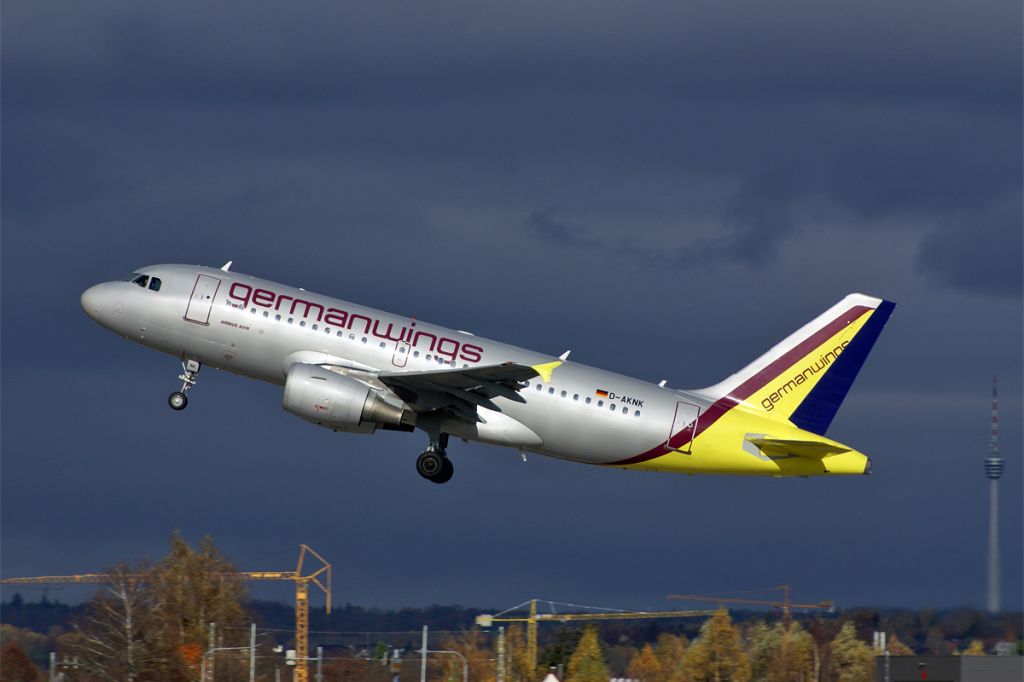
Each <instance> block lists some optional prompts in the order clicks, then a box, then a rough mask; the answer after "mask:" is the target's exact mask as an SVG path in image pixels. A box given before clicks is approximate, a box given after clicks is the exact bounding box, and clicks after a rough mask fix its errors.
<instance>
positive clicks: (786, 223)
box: [522, 182, 797, 268]
mask: <svg viewBox="0 0 1024 682" xmlns="http://www.w3.org/2000/svg"><path fill="white" fill-rule="evenodd" d="M720 222H721V224H720V225H719V226H718V227H717V229H716V230H715V234H714V235H712V236H701V235H700V234H697V235H689V234H687V230H686V226H685V225H684V224H683V221H682V220H677V221H676V223H677V225H676V229H675V230H674V232H675V233H676V239H675V241H677V242H681V245H679V246H675V247H673V248H668V249H655V248H652V247H651V246H649V245H645V244H644V243H643V242H642V241H637V240H636V239H634V238H633V237H634V235H633V234H632V230H631V229H629V227H628V226H624V227H623V228H621V229H615V230H613V234H612V235H610V236H608V237H602V236H600V235H597V234H594V233H593V232H590V231H588V230H587V229H586V227H584V226H582V225H578V224H573V223H571V222H570V221H569V220H567V219H566V218H564V217H561V216H560V215H558V212H557V211H555V210H553V209H543V210H537V211H533V212H531V213H530V215H529V216H528V217H527V218H526V219H525V220H524V221H523V223H522V224H523V227H524V228H525V229H526V232H527V233H529V234H531V235H532V236H533V237H535V238H537V239H539V240H541V241H544V242H546V243H548V244H554V245H556V246H560V247H563V248H570V249H581V250H586V251H599V252H601V253H602V254H604V255H605V256H607V257H609V258H627V259H630V260H632V261H634V262H636V263H637V264H648V265H658V266H661V267H676V268H690V267H693V266H711V265H717V264H719V263H738V264H741V265H745V266H751V267H758V266H761V265H763V264H764V263H765V262H767V261H768V260H769V259H771V258H772V257H773V256H774V255H775V254H776V252H777V250H778V249H779V248H780V247H781V245H782V243H783V242H784V241H785V239H786V238H787V237H788V236H790V235H791V234H792V233H793V232H794V231H795V230H796V228H797V219H796V216H795V215H794V214H793V209H792V206H791V205H790V201H789V198H788V194H787V192H786V190H785V189H784V188H783V187H782V186H781V185H780V184H779V183H778V182H776V183H773V184H767V183H765V184H762V185H759V186H744V187H742V188H740V190H739V191H737V192H736V193H735V194H734V196H732V197H731V198H730V199H729V200H728V201H726V202H725V204H724V206H723V215H722V218H721V221H720Z"/></svg>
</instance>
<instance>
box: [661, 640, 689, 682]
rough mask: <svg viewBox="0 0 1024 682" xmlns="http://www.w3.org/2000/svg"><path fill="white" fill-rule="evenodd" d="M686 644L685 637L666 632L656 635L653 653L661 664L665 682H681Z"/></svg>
mask: <svg viewBox="0 0 1024 682" xmlns="http://www.w3.org/2000/svg"><path fill="white" fill-rule="evenodd" d="M687 644H688V642H687V641H686V637H684V636H682V635H671V634H668V633H667V632H663V633H662V634H660V635H658V643H657V644H656V645H655V646H654V653H655V654H656V655H657V656H658V661H659V662H660V663H661V673H662V677H663V679H664V680H665V682H682V680H683V671H684V657H685V656H686V645H687Z"/></svg>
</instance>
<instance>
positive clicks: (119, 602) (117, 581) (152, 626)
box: [0, 534, 1021, 682]
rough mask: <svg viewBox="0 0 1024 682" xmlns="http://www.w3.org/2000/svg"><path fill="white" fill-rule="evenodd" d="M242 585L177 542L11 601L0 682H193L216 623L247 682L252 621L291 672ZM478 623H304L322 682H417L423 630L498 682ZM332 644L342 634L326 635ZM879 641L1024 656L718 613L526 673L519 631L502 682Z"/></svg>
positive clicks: (910, 623) (945, 634) (1009, 631)
mask: <svg viewBox="0 0 1024 682" xmlns="http://www.w3.org/2000/svg"><path fill="white" fill-rule="evenodd" d="M235 571H236V569H235V567H234V566H233V565H232V564H231V562H229V561H228V560H227V559H226V558H225V557H223V556H222V555H221V554H220V552H219V551H218V550H217V548H216V547H215V546H214V544H213V541H212V540H211V539H210V538H205V539H204V540H202V541H201V542H200V543H199V544H198V545H197V546H196V547H194V548H193V547H191V546H190V545H189V544H188V543H187V542H186V541H185V540H184V539H183V538H181V536H180V535H178V534H175V535H174V536H173V537H172V539H171V545H170V551H169V552H168V554H167V556H166V557H164V558H163V559H161V560H160V561H158V562H155V563H148V562H142V563H137V564H134V565H129V564H126V563H123V564H119V565H117V566H114V567H113V568H111V569H110V570H109V571H108V575H109V580H108V581H107V583H106V584H105V585H103V586H102V587H101V588H100V589H99V591H98V592H97V594H96V596H95V597H94V598H93V599H92V600H90V601H89V602H87V603H85V604H83V605H81V606H78V607H68V606H66V605H62V604H59V603H53V602H46V601H45V600H44V602H41V603H38V604H30V603H26V602H24V601H23V600H21V598H20V596H17V595H16V596H15V598H14V599H12V600H11V601H10V602H7V603H4V604H2V605H0V612H2V616H3V620H4V624H3V625H2V626H0V641H2V642H3V651H2V653H0V682H6V681H7V680H19V681H20V680H35V679H40V678H38V677H35V676H34V675H37V674H38V671H39V666H41V665H45V663H46V659H47V656H48V654H49V652H51V651H55V652H57V656H58V659H59V660H60V661H61V662H62V664H63V663H65V662H68V661H70V662H73V665H70V664H69V665H62V672H63V673H64V675H65V677H64V679H65V680H68V681H69V682H73V681H76V680H81V681H82V682H92V681H94V680H97V681H98V680H112V681H113V680H118V681H124V680H138V681H139V682H144V681H148V680H161V681H167V682H189V681H193V680H198V679H199V673H200V670H201V668H202V663H203V660H202V659H203V654H204V652H205V651H206V650H207V649H208V648H209V646H210V641H209V636H210V630H209V623H210V622H215V623H217V624H218V625H217V629H216V632H215V637H216V639H215V641H214V646H215V648H217V649H218V650H219V651H220V653H218V654H217V655H216V657H215V658H214V661H215V662H216V680H217V682H233V681H234V680H236V679H237V680H239V681H240V682H241V681H242V680H248V653H247V649H246V647H248V644H249V641H248V637H249V631H248V626H249V623H250V622H256V623H258V624H259V626H260V631H261V634H260V638H259V641H258V643H257V644H258V646H257V649H258V651H257V654H258V663H257V671H256V672H257V677H258V679H260V680H267V681H269V680H272V679H275V676H276V675H277V668H279V667H280V666H281V665H282V664H283V658H282V656H281V655H280V653H275V652H274V651H273V648H274V647H275V646H279V645H280V646H283V647H287V646H293V636H294V633H293V632H292V631H293V629H294V609H293V607H292V606H286V605H282V604H277V603H273V602H259V601H254V600H251V599H249V598H248V594H247V592H246V587H245V584H244V583H243V582H242V580H241V579H240V578H239V577H238V576H235V575H232V573H234V572H235ZM478 613H480V611H479V610H478V609H465V608H462V607H459V606H444V607H442V606H434V607H428V608H426V609H400V610H395V611H386V610H381V609H366V608H362V607H358V606H353V605H351V604H346V605H344V606H342V607H340V608H336V609H335V614H334V615H333V616H331V617H329V618H330V620H327V618H328V617H326V616H324V615H323V614H321V613H315V612H314V613H312V614H311V624H310V625H311V630H312V631H313V637H312V641H311V646H312V647H314V648H315V647H316V646H318V645H319V646H321V647H323V651H324V665H323V672H324V679H325V682H334V681H338V682H340V681H342V680H343V681H344V682H394V679H393V678H394V676H395V675H397V676H398V678H399V682H401V680H403V679H404V680H418V679H419V662H418V659H417V656H416V655H415V654H413V653H411V652H413V651H415V650H416V649H417V648H418V647H419V639H418V631H419V628H420V627H421V626H422V625H424V624H427V625H430V626H431V628H432V629H433V631H434V632H435V633H436V634H435V636H434V639H432V641H431V646H430V648H431V649H432V650H433V649H435V648H437V647H440V649H442V650H444V651H448V652H457V653H458V654H461V655H462V656H463V657H464V658H465V660H466V661H467V663H468V667H469V673H470V675H469V678H470V679H471V680H474V681H476V680H488V681H489V680H495V679H496V678H497V673H498V666H499V654H498V641H497V637H496V636H495V635H496V631H495V630H490V631H481V630H479V629H476V628H472V627H469V624H470V623H472V622H473V620H474V617H475V616H476V615H477V614H478ZM26 626H28V627H26ZM339 630H347V631H348V632H349V634H347V635H340V634H330V632H329V631H339ZM370 630H373V631H375V632H376V633H378V634H375V635H370V634H368V631H370ZM353 631H356V632H354V633H353ZM875 631H885V632H886V633H887V634H888V635H889V640H888V648H889V651H890V653H893V654H911V653H932V654H951V653H957V654H968V655H970V654H984V653H985V652H986V651H988V650H990V649H991V647H992V645H993V643H994V642H995V641H1017V642H1019V640H1020V637H1021V614H1020V613H1015V614H1000V615H998V616H990V615H989V614H986V613H984V612H980V611H974V610H968V609H960V610H953V611H928V610H924V611H907V610H877V609H855V610H852V611H847V612H844V613H842V614H839V615H837V616H830V617H817V616H816V617H813V618H811V617H799V616H797V617H795V618H794V620H793V622H792V623H791V624H789V625H786V624H784V623H782V622H778V621H777V620H776V619H773V618H772V617H768V618H765V617H764V614H751V613H749V612H734V613H732V614H729V613H727V612H726V611H719V612H717V613H716V614H715V615H714V616H713V617H711V618H708V619H706V620H705V621H704V622H703V623H700V622H697V621H695V620H693V619H689V620H670V621H615V622H607V623H602V625H601V627H600V629H595V628H591V629H587V630H582V629H580V628H575V627H564V626H563V627H561V628H551V627H548V626H545V627H543V628H541V641H540V644H541V651H540V653H539V656H538V662H537V665H536V666H534V665H533V664H532V662H530V661H527V660H526V643H525V632H524V629H523V628H522V627H521V626H512V627H509V628H508V629H507V631H506V632H505V637H504V657H503V660H504V670H505V680H506V682H539V680H540V679H541V678H542V677H543V676H544V675H545V674H546V673H547V672H548V671H549V670H555V671H557V672H559V673H560V678H561V679H563V680H564V682H607V680H608V679H609V678H613V677H618V678H628V679H631V680H638V681H639V682H699V681H702V680H716V681H718V680H739V681H743V680H768V681H774V680H779V681H780V682H781V681H782V680H786V681H787V682H788V681H792V680H801V681H806V682H810V681H812V680H813V681H814V682H819V681H824V682H832V681H838V680H842V681H843V682H856V680H859V679H865V680H867V679H872V677H873V665H874V664H873V660H874V656H875V655H876V652H875V651H874V650H873V649H872V648H871V647H870V646H869V645H868V644H867V642H868V641H870V640H871V636H872V633H873V632H875ZM381 632H387V633H389V634H388V636H386V637H384V636H381V635H379V633H381ZM1018 647H1019V644H1018ZM396 650H397V651H398V652H399V655H398V656H397V657H396V656H395V652H396ZM403 651H404V652H405V653H404V654H403V653H401V652H403ZM461 661H462V659H461V658H458V657H457V656H456V655H454V654H452V655H437V656H431V659H430V661H429V668H430V680H431V682H436V681H437V680H444V682H460V681H461V679H462V663H461ZM285 672H286V674H288V673H287V670H286V671H285ZM282 679H288V678H287V677H283V678H282Z"/></svg>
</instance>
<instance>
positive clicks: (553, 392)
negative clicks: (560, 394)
mask: <svg viewBox="0 0 1024 682" xmlns="http://www.w3.org/2000/svg"><path fill="white" fill-rule="evenodd" d="M554 394H555V389H554V387H552V388H549V389H548V395H554Z"/></svg>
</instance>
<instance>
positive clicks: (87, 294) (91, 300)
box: [82, 284, 106, 320]
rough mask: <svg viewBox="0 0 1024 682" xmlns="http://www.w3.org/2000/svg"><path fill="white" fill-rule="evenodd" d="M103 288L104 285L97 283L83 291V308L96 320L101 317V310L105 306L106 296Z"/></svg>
mask: <svg viewBox="0 0 1024 682" xmlns="http://www.w3.org/2000/svg"><path fill="white" fill-rule="evenodd" d="M102 289H103V285H102V284H97V285H96V286H93V287H89V288H88V289H86V290H85V291H83V292H82V308H83V309H84V310H85V312H86V314H87V315H88V316H89V317H91V318H92V319H94V320H97V319H99V316H100V311H102V310H103V307H104V303H103V301H104V299H105V298H106V296H104V294H103V291H102Z"/></svg>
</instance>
